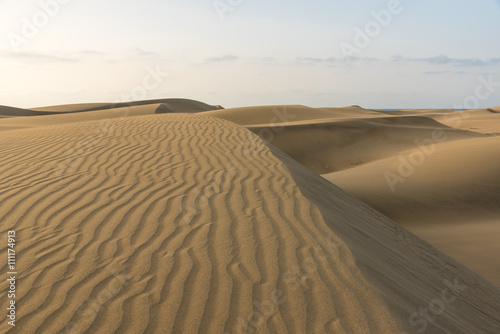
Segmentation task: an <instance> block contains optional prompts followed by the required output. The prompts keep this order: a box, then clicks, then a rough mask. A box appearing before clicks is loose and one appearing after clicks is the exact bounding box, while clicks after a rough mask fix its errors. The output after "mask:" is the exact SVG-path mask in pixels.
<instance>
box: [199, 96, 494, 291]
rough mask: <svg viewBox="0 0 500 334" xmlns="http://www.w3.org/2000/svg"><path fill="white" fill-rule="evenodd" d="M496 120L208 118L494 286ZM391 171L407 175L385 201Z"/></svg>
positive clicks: (489, 112)
mask: <svg viewBox="0 0 500 334" xmlns="http://www.w3.org/2000/svg"><path fill="white" fill-rule="evenodd" d="M499 111H500V108H489V109H477V110H466V111H462V110H446V109H419V110H416V109H415V110H399V111H396V110H394V111H383V110H366V109H362V108H360V107H357V106H353V107H347V108H319V109H314V108H299V107H297V106H281V107H278V106H274V107H272V108H271V107H259V108H245V109H240V108H237V109H226V110H223V111H211V112H209V113H210V114H212V115H214V116H216V117H222V118H224V119H229V120H231V121H234V122H238V123H239V124H243V125H245V126H246V127H247V128H248V129H250V130H252V131H253V132H254V133H256V134H258V135H260V136H261V137H262V138H264V139H266V140H268V141H269V142H270V143H272V144H273V145H274V146H276V147H277V148H279V149H280V150H282V151H283V152H285V153H287V154H288V155H289V156H291V157H292V158H294V159H295V160H297V161H299V162H300V163H301V164H303V165H305V166H307V167H308V168H310V169H311V170H313V171H314V172H316V173H317V174H321V175H324V176H325V177H326V178H327V179H328V180H330V181H332V182H333V183H335V184H337V185H339V186H340V187H342V188H343V189H344V190H346V191H348V192H349V193H351V194H353V195H355V196H356V197H358V198H360V199H362V200H363V201H364V202H365V203H368V204H369V205H370V206H372V207H374V208H376V209H377V210H379V211H381V212H382V213H384V214H386V215H388V216H389V217H391V218H392V219H394V220H395V221H396V222H398V223H400V224H402V225H403V226H405V227H407V228H409V229H410V230H411V231H413V232H414V233H417V235H419V236H420V237H422V238H424V239H425V240H427V241H429V242H431V243H432V244H433V245H434V246H437V247H438V248H440V249H441V250H443V251H446V252H447V253H448V254H450V255H452V256H453V257H455V258H456V259H458V260H460V261H462V262H463V263H465V264H466V265H468V266H469V267H471V268H473V269H475V270H477V271H478V272H479V273H481V274H482V275H484V276H485V277H487V278H488V279H490V280H492V281H493V282H496V283H497V284H499V285H500V266H499V265H498V261H497V259H498V257H499V256H500V244H499V243H498V242H497V240H498V239H499V237H500V235H499V231H500V230H499V229H500V227H499V226H500V225H499V223H498V217H499V213H500V212H499V209H498V208H499V207H500V197H499V196H498V193H499V190H500V184H499V183H498V182H497V181H496V179H497V177H496V175H497V174H498V171H499V169H500V165H499V164H498V163H497V161H496V160H497V158H496V157H498V156H499V155H498V153H499V152H498V147H499V146H498V144H499V143H498V139H496V138H498V137H496V138H494V137H493V136H498V135H499V134H500V121H499V118H498V114H499V113H498V112H499ZM327 113H328V114H327ZM277 115H278V116H277ZM435 146H437V153H434V151H435V150H436V148H435ZM429 151H432V154H430V157H428V155H429V154H428V152H429ZM422 153H423V158H422V159H420V160H422V161H416V162H415V164H417V165H418V166H413V164H410V166H408V167H405V166H406V165H405V166H403V167H401V165H402V164H403V165H404V163H402V162H401V160H400V159H401V158H400V157H407V159H408V157H409V156H412V157H413V158H419V157H420V155H421V154H422ZM421 164H422V167H419V166H420V165H421ZM414 167H418V168H416V172H415V173H414V174H413V171H412V169H413V168H414ZM400 168H402V169H404V168H407V169H410V170H409V171H407V172H406V173H408V174H411V178H408V179H407V178H406V177H403V178H402V181H399V182H396V181H394V177H393V182H396V183H397V189H398V190H397V191H396V192H395V193H393V192H392V190H391V187H389V185H388V182H387V181H386V172H389V173H392V174H391V175H395V178H396V179H395V180H397V177H399V174H400V172H399V169H400ZM403 173H405V172H403ZM403 181H404V182H403Z"/></svg>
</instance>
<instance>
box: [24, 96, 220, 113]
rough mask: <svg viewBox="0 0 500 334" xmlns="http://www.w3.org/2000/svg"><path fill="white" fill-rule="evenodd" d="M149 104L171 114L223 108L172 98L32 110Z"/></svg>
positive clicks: (81, 104)
mask: <svg viewBox="0 0 500 334" xmlns="http://www.w3.org/2000/svg"><path fill="white" fill-rule="evenodd" d="M148 104H164V107H163V108H164V110H165V111H166V109H167V108H168V109H169V110H170V112H177V113H196V112H202V111H208V110H216V109H221V108H222V107H221V106H211V105H209V104H206V103H203V102H200V101H195V100H190V99H173V98H170V99H156V100H144V101H132V102H114V103H80V104H68V105H59V106H48V107H40V108H32V109H31V110H35V111H44V112H79V111H95V110H106V109H116V108H128V107H137V106H144V105H148Z"/></svg>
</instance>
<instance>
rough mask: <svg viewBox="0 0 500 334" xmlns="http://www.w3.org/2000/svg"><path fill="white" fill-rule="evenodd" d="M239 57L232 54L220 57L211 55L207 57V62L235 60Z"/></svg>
mask: <svg viewBox="0 0 500 334" xmlns="http://www.w3.org/2000/svg"><path fill="white" fill-rule="evenodd" d="M238 59H239V57H237V56H233V55H226V56H222V57H213V58H208V59H207V62H209V63H220V62H226V61H235V60H238Z"/></svg>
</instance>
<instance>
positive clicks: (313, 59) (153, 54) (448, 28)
mask: <svg viewBox="0 0 500 334" xmlns="http://www.w3.org/2000/svg"><path fill="white" fill-rule="evenodd" d="M499 17H500V0H476V1H471V0H440V1H435V0H380V1H379V0H370V1H368V0H357V1H353V0H350V1H348V0H309V1H306V0H286V1H285V0H189V1H185V0H106V1H98V0H36V1H32V0H24V1H19V0H0V105H8V106H15V107H25V108H29V107H37V106H46V105H57V104H68V103H82V102H117V101H120V102H121V101H130V100H144V99H154V98H169V97H183V98H191V99H195V100H200V101H203V102H206V103H210V104H220V105H222V106H224V107H238V106H249V105H269V104H275V105H279V104H303V105H308V106H311V107H336V106H347V105H361V106H363V107H366V108H385V109H396V108H455V109H462V108H470V107H492V106H499V105H500V43H499V36H500V23H499V22H500V20H499V19H498V18H499Z"/></svg>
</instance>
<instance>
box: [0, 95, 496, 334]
mask: <svg viewBox="0 0 500 334" xmlns="http://www.w3.org/2000/svg"><path fill="white" fill-rule="evenodd" d="M166 102H168V101H158V100H155V101H149V102H143V103H142V104H136V105H127V106H118V108H112V107H106V106H107V104H98V105H84V106H82V105H78V106H75V105H72V106H61V107H60V108H57V107H50V108H48V109H47V110H45V111H44V110H38V111H43V112H60V113H61V114H54V115H42V114H38V115H32V116H19V117H9V118H5V119H0V130H2V131H0V144H1V145H0V150H1V151H2V154H1V155H0V159H1V161H2V163H1V164H0V175H1V182H2V184H3V185H2V187H1V188H0V203H2V209H1V210H0V217H1V218H0V219H1V220H0V221H1V222H2V223H1V225H0V227H1V229H0V235H2V236H5V235H6V232H7V231H9V230H16V232H17V237H16V239H17V244H16V252H17V255H18V257H17V262H16V267H17V268H16V269H17V271H18V274H17V277H16V279H17V281H16V282H17V283H16V284H17V285H16V305H17V313H16V327H15V328H13V327H11V326H9V325H8V323H7V321H3V322H2V323H0V332H2V333H4V332H9V333H11V332H12V333H84V332H85V333H384V334H385V333H395V334H403V333H420V332H427V333H496V332H497V330H498V328H500V311H499V310H498V300H500V287H499V286H497V285H495V284H494V283H492V282H490V281H488V280H487V279H485V278H483V277H482V276H481V275H483V276H486V275H485V274H484V273H483V272H482V271H481V270H479V269H477V268H473V269H475V270H476V271H477V272H479V273H480V274H481V275H479V274H478V273H476V272H475V271H473V270H471V269H469V268H468V267H466V266H464V265H463V264H462V263H460V262H458V261H457V260H455V259H453V258H451V257H449V256H448V255H445V254H444V253H443V252H441V251H439V250H437V249H436V248H434V247H433V246H431V245H429V244H428V243H427V242H425V241H423V240H422V239H420V238H419V237H417V236H415V235H414V234H412V233H411V232H410V231H408V230H407V229H405V228H404V227H402V226H401V225H403V226H406V227H408V229H410V230H412V227H411V226H417V227H420V228H421V234H422V236H424V237H425V235H428V237H427V240H429V241H430V242H432V243H433V244H439V242H440V241H442V240H445V239H447V238H449V236H448V235H447V234H446V226H458V225H459V224H460V226H464V229H465V230H467V228H469V229H473V227H471V225H473V224H474V226H476V227H477V228H476V229H475V231H476V232H478V233H476V234H475V235H474V236H473V238H470V239H469V240H468V242H471V243H477V244H478V245H480V243H481V242H483V243H484V240H487V239H486V238H485V236H484V235H483V233H490V232H491V229H492V228H494V226H495V225H498V224H497V223H498V221H495V217H498V216H495V214H496V211H495V204H496V203H497V202H495V200H496V198H495V197H494V193H493V189H495V187H496V186H497V185H498V184H497V183H494V182H492V181H493V180H492V179H491V178H492V177H493V175H494V171H495V168H497V167H498V166H497V165H495V164H487V162H488V161H490V160H491V159H488V158H487V156H489V157H490V158H491V157H493V156H494V154H497V152H496V151H495V150H496V148H495V144H496V142H497V139H496V137H495V136H494V135H491V134H487V133H489V132H488V131H489V127H488V129H487V128H486V125H484V128H483V131H476V132H473V131H468V129H466V128H465V127H467V126H468V125H464V128H463V129H462V130H456V129H454V128H451V127H450V126H449V125H445V124H444V123H441V122H439V119H438V118H439V117H441V116H442V114H439V113H435V112H434V111H432V112H427V111H420V113H427V114H432V113H435V114H436V116H433V117H430V116H423V115H420V114H419V115H414V114H415V113H418V112H415V111H411V112H407V113H408V115H406V116H401V115H387V114H385V113H380V112H378V111H371V110H364V109H362V108H359V107H347V108H322V109H314V108H307V107H303V106H290V107H283V106H282V107H276V106H270V107H256V108H255V107H249V108H237V109H220V107H218V106H216V107H212V106H208V105H205V104H201V102H200V103H193V102H192V101H190V100H181V101H179V100H177V101H175V103H173V104H170V105H169V104H168V103H166ZM195 102H196V101H195ZM103 106H104V107H103ZM200 106H201V107H200ZM205 106H208V107H205ZM95 108H102V109H95ZM196 108H199V109H196ZM216 109H219V110H216ZM280 110H281V111H280ZM0 111H1V110H0ZM35 111H36V110H35ZM283 111H284V112H283ZM9 112H10V110H9ZM177 112H179V113H177ZM180 112H183V113H180ZM62 113H64V114H62ZM350 113H352V114H353V116H352V117H350V116H349V115H350ZM490 114H492V115H494V113H490ZM485 115H488V114H485ZM237 123H239V124H237ZM476 126H478V125H476ZM436 129H438V130H441V131H443V133H445V134H446V135H447V138H449V140H447V141H446V142H442V143H439V145H437V146H439V148H437V149H436V152H438V153H436V154H435V156H436V157H438V156H439V157H441V159H442V160H443V161H449V159H452V158H455V157H456V158H459V157H460V158H463V157H462V156H461V153H460V152H461V151H460V150H457V151H456V152H455V151H453V150H452V148H453V147H458V148H460V147H464V143H467V147H468V150H467V152H465V153H462V155H465V156H467V157H469V158H470V161H469V162H470V166H466V167H465V168H466V169H467V170H468V168H475V173H472V174H470V177H471V180H469V181H467V182H454V183H453V184H452V185H451V186H452V187H455V188H444V189H439V190H440V191H442V192H441V193H436V194H435V193H432V192H431V194H429V193H427V192H425V189H426V188H428V190H432V189H434V186H435V182H438V181H440V180H442V179H441V178H440V176H439V175H441V174H438V175H437V176H435V177H434V178H433V174H432V173H433V170H434V169H435V168H436V166H435V165H433V164H436V165H437V166H440V165H442V164H445V162H443V161H440V160H439V159H436V161H431V160H430V158H429V167H427V168H428V169H430V170H431V171H430V172H427V171H426V170H424V167H425V165H422V166H421V167H422V172H421V173H422V174H425V173H427V176H426V175H423V176H422V175H417V173H415V180H414V181H413V183H416V184H417V185H418V186H420V187H421V190H422V192H423V193H419V192H418V190H419V189H418V187H417V186H414V185H412V182H410V179H409V180H408V182H405V183H403V184H402V186H403V185H404V186H405V187H406V186H408V188H403V187H401V190H400V189H399V188H398V191H401V196H403V198H404V194H410V193H411V192H412V191H414V192H415V194H416V196H420V197H421V198H422V201H424V204H423V205H427V204H428V203H430V202H431V199H432V196H437V197H439V196H443V194H445V195H450V194H452V193H454V192H456V191H459V193H458V194H457V196H456V197H453V198H452V199H450V201H452V203H454V205H456V206H457V208H458V206H460V205H463V203H466V202H469V203H470V206H471V208H473V209H474V210H475V211H472V212H470V217H471V219H475V217H477V216H479V215H480V219H479V220H477V221H476V220H474V221H472V222H471V221H470V219H465V218H464V217H463V215H462V212H468V210H469V208H466V207H464V208H462V212H457V214H456V217H455V216H454V217H453V219H452V218H450V219H449V221H448V222H446V223H447V224H442V222H434V223H432V222H431V221H430V220H426V219H422V221H421V222H420V223H419V220H418V219H416V218H415V216H414V215H410V214H408V216H412V217H413V220H410V219H409V218H405V219H403V218H401V220H402V221H401V222H399V221H397V219H398V217H396V216H394V214H395V213H394V214H393V211H392V210H389V211H388V212H384V214H385V215H384V214H382V213H380V212H383V211H384V208H379V207H377V208H376V209H377V210H379V211H380V212H379V211H376V210H375V209H374V208H372V207H370V206H369V205H367V204H365V203H368V204H370V199H372V198H374V197H375V198H376V197H378V196H382V195H384V193H383V189H382V187H381V186H380V184H379V183H378V182H379V181H378V179H377V178H376V177H372V178H370V180H368V181H367V182H371V184H370V186H369V187H366V189H367V190H370V192H369V193H368V195H367V196H366V197H365V198H364V197H363V195H364V193H362V192H361V193H356V192H355V191H354V190H353V189H355V185H356V182H355V181H356V180H353V179H352V178H351V179H350V178H349V177H347V176H343V175H342V174H340V173H354V174H353V178H356V176H355V172H356V171H357V170H361V168H368V169H369V171H370V172H373V173H374V174H375V175H378V174H377V173H376V168H375V167H373V166H376V165H377V163H381V162H384V161H386V160H387V159H389V161H390V159H392V158H394V156H396V155H398V154H400V152H408V150H410V149H411V140H412V138H421V139H422V140H424V139H425V138H426V136H428V135H429V134H431V136H432V133H433V131H434V130H436ZM315 130H316V131H315ZM314 133H315V134H317V136H314V135H313V134H314ZM266 134H267V137H266ZM259 135H261V137H259ZM370 136H373V138H372V139H370ZM419 136H420V137H419ZM263 138H264V139H263ZM398 138H403V139H402V140H401V141H400V142H398ZM375 139H376V140H375ZM329 141H330V144H331V145H332V147H333V148H332V147H331V146H329V145H328V142H329ZM369 145H373V147H375V146H377V145H378V146H379V148H378V149H377V150H375V151H373V150H372V149H371V148H370V147H367V146H369ZM446 145H448V146H450V147H447V146H446ZM454 145H455V146H454ZM307 146H309V148H310V150H309V151H308V150H307ZM382 146H384V147H382ZM294 148H295V149H294ZM339 150H343V151H342V152H345V153H346V154H347V152H354V153H352V155H350V156H348V157H344V158H339V157H338V154H337V153H336V152H339ZM447 154H448V155H449V156H447ZM496 156H498V154H497V155H496ZM496 156H494V157H496ZM318 159H323V160H321V161H319V162H318ZM472 159H475V160H472ZM474 161H476V162H477V163H476V164H474ZM353 162H355V163H356V164H354V165H353ZM386 164H387V165H390V164H389V163H386ZM478 166H479V167H478ZM313 167H316V168H315V169H316V170H314V169H313ZM327 167H328V168H327ZM329 169H331V171H332V173H325V171H328V170H329ZM496 170H498V168H497V169H496ZM460 171H461V169H460V168H457V169H456V170H452V171H448V170H447V171H446V173H450V174H449V177H450V180H455V179H454V177H457V178H458V177H459V175H460V174H459V173H460ZM436 173H437V172H436ZM452 173H457V174H452ZM319 174H322V175H324V177H321V176H320V175H319ZM338 175H340V177H338ZM360 175H367V177H369V176H370V175H372V174H370V173H369V172H368V171H362V172H360ZM327 179H328V180H327ZM422 179H425V181H426V182H427V184H423V183H422V182H421V181H420V180H422ZM329 180H331V181H332V182H333V183H336V184H338V185H339V186H340V188H339V187H337V186H336V185H334V184H333V183H331V182H330V181H329ZM338 180H341V181H343V182H338ZM473 181H481V182H483V183H481V185H483V186H484V188H481V189H478V190H477V192H474V193H469V195H470V196H469V197H464V196H463V195H464V194H468V193H467V192H466V191H467V190H468V191H470V190H471V189H470V188H471V187H473V186H472V183H473ZM467 187H469V188H467ZM488 187H489V188H488ZM341 188H343V189H345V190H346V191H347V192H350V193H351V194H353V195H355V196H357V197H358V198H359V199H356V198H355V197H353V196H352V195H349V194H347V193H346V192H344V191H343V190H342V189H341ZM460 191H461V192H460ZM488 191H490V192H491V193H489V192H488ZM488 194H489V195H488ZM479 195H482V197H481V196H479ZM490 195H491V196H490ZM488 196H489V197H488ZM420 197H418V198H420ZM360 199H361V200H360ZM472 199H475V200H477V202H475V201H472ZM426 200H427V202H425V201H426ZM362 201H363V202H362ZM471 201H472V202H471ZM364 202H365V203H364ZM391 205H392V206H390V208H393V207H395V208H399V206H404V205H409V206H410V207H411V205H410V204H409V203H404V202H402V203H399V202H398V203H392V204H391ZM372 206H374V207H375V206H376V205H374V204H373V203H372ZM497 206H498V205H497ZM457 208H455V209H457ZM446 209H448V210H449V211H451V210H450V208H448V207H446ZM394 212H396V213H397V210H395V211H394ZM400 212H404V209H401V210H400ZM429 212H433V214H435V215H436V216H439V215H442V216H446V213H445V212H443V211H440V206H439V203H437V204H435V205H434V209H433V210H429ZM386 215H387V216H386ZM391 215H393V216H394V218H393V219H394V220H396V222H397V223H396V222H394V221H393V220H391V219H390V218H389V217H391ZM388 216H389V217H388ZM457 217H461V218H463V219H461V220H460V219H458V218H457ZM455 218H457V219H455ZM398 223H399V224H398ZM479 226H480V227H479ZM465 230H464V231H465ZM434 232H436V233H434ZM457 233H458V232H457ZM457 235H458V234H457ZM462 236H463V237H465V236H466V233H465V232H464V233H462ZM433 238H434V240H433ZM436 240H437V241H436ZM491 240H493V237H491ZM0 246H1V247H0V248H1V252H3V253H4V254H6V252H7V246H6V245H5V243H2V244H0ZM445 251H447V252H448V254H450V255H452V256H453V257H455V258H456V257H457V256H455V255H454V252H455V253H456V252H462V253H465V255H467V256H469V257H471V260H472V259H474V258H476V260H477V257H480V256H482V259H484V261H482V267H484V270H487V271H493V272H495V271H496V269H495V268H493V269H492V266H491V263H490V260H491V259H490V258H488V256H486V254H481V249H479V250H476V252H475V253H470V252H467V251H466V248H462V247H458V246H457V245H454V246H453V245H451V246H450V247H449V249H448V250H445ZM464 257H466V256H464ZM463 262H464V263H465V262H466V261H463ZM466 265H467V264H466ZM1 266H2V269H1V270H2V272H7V271H8V270H7V266H6V263H3V264H2V265H1ZM469 267H470V266H469ZM0 289H2V291H7V290H8V283H7V281H5V280H4V281H2V282H1V283H0ZM8 302H9V300H8V297H7V294H1V295H0V304H1V305H7V303H8ZM5 309H6V308H5V307H4V308H2V310H4V311H2V312H4V313H2V314H0V316H1V317H2V318H3V319H5V314H6V310H5ZM426 312H427V313H426ZM429 312H430V313H429Z"/></svg>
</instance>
